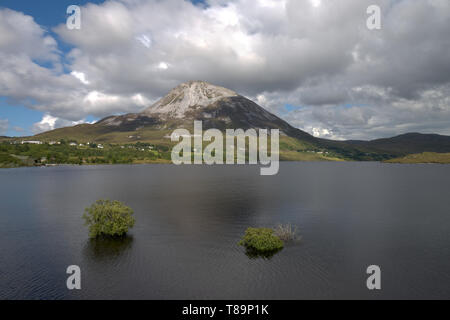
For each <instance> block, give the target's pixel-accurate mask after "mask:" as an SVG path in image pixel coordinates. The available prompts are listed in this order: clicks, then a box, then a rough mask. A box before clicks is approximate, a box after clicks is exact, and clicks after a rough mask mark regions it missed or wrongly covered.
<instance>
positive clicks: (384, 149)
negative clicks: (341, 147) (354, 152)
mask: <svg viewBox="0 0 450 320" xmlns="http://www.w3.org/2000/svg"><path fill="white" fill-rule="evenodd" d="M346 143H347V144H349V145H353V146H355V147H357V148H358V149H360V150H366V151H370V152H376V153H388V154H392V155H407V154H413V153H421V152H441V153H442V152H450V137H449V136H443V135H439V134H421V133H406V134H402V135H399V136H396V137H392V138H385V139H376V140H372V141H346Z"/></svg>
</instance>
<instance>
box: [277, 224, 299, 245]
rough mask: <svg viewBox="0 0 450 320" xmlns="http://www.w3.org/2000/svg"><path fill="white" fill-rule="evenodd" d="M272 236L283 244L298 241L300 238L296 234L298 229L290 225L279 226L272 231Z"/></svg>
mask: <svg viewBox="0 0 450 320" xmlns="http://www.w3.org/2000/svg"><path fill="white" fill-rule="evenodd" d="M274 234H275V235H276V236H277V237H278V238H280V239H281V240H282V241H284V242H288V241H299V240H300V239H301V237H300V236H299V234H298V228H297V227H296V226H293V225H292V224H290V223H289V224H286V225H283V224H279V225H278V226H276V227H275V229H274Z"/></svg>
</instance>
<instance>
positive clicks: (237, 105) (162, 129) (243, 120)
mask: <svg viewBox="0 0 450 320" xmlns="http://www.w3.org/2000/svg"><path fill="white" fill-rule="evenodd" d="M194 120H201V121H203V128H204V129H209V128H217V129H220V130H225V129H227V128H232V129H237V128H242V129H249V128H255V129H259V128H264V129H280V149H281V157H282V158H284V159H286V160H323V159H326V160H330V159H336V158H341V159H354V160H385V159H390V158H394V157H399V156H405V155H407V154H412V153H421V152H450V137H448V136H440V135H424V134H419V133H410V134H404V135H401V136H397V137H393V138H387V139H377V140H372V141H333V140H327V139H320V138H315V137H313V136H312V135H310V134H308V133H306V132H304V131H302V130H300V129H297V128H294V127H292V126H291V125H290V124H289V123H287V122H286V121H284V120H282V119H280V118H279V117H277V116H275V115H274V114H272V113H270V112H268V111H267V110H265V109H264V108H262V107H261V106H259V105H258V104H256V103H255V102H253V101H251V100H249V99H247V98H245V97H244V96H241V95H239V94H238V93H236V92H234V91H232V90H230V89H227V88H223V87H220V86H216V85H213V84H210V83H208V82H204V81H189V82H186V83H182V84H180V85H178V86H177V87H176V88H174V89H172V90H171V91H170V92H169V93H168V94H167V95H166V96H164V97H163V98H162V99H160V100H159V101H157V102H156V103H155V104H153V105H152V106H150V107H148V108H146V109H145V110H143V111H142V112H140V113H130V114H125V115H119V116H109V117H106V118H104V119H102V120H100V121H98V122H97V123H95V124H81V125H77V126H74V127H67V128H61V129H56V130H52V131H49V132H44V133H41V134H38V135H36V136H34V137H33V139H36V140H42V141H51V140H60V139H65V140H76V141H78V142H88V141H89V142H97V143H114V144H124V143H135V142H149V143H154V144H160V145H166V146H168V147H170V146H172V145H173V143H172V142H171V141H170V139H168V136H170V134H171V133H172V132H173V130H174V129H177V128H186V129H189V130H192V128H193V122H194Z"/></svg>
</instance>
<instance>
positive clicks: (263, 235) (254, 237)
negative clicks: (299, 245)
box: [239, 228, 284, 252]
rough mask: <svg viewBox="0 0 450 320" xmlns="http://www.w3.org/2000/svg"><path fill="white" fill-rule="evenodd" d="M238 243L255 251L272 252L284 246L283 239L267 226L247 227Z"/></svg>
mask: <svg viewBox="0 0 450 320" xmlns="http://www.w3.org/2000/svg"><path fill="white" fill-rule="evenodd" d="M239 244H240V245H241V246H244V247H246V248H247V249H248V250H252V251H255V252H273V251H277V250H281V249H282V248H283V246H284V244H283V241H281V239H280V238H278V237H277V236H276V235H274V234H273V230H272V229H269V228H248V229H247V230H245V235H244V237H243V238H242V239H241V241H240V242H239Z"/></svg>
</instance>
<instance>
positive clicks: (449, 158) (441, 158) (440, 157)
mask: <svg viewBox="0 0 450 320" xmlns="http://www.w3.org/2000/svg"><path fill="white" fill-rule="evenodd" d="M385 162H388V163H411V164H414V163H441V164H450V153H436V152H423V153H418V154H409V155H407V156H405V157H401V158H395V159H390V160H386V161H385Z"/></svg>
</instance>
